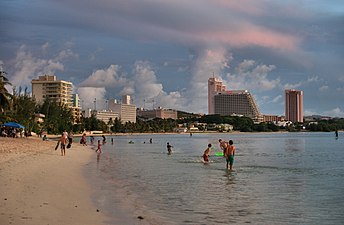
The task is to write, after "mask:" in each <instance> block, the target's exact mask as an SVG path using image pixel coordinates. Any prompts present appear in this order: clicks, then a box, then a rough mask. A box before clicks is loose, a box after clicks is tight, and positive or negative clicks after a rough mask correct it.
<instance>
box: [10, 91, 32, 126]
mask: <svg viewBox="0 0 344 225" xmlns="http://www.w3.org/2000/svg"><path fill="white" fill-rule="evenodd" d="M36 106H37V104H36V101H35V100H34V99H32V98H31V97H30V95H29V93H28V91H27V88H25V90H24V93H22V89H21V87H19V91H18V92H17V90H16V88H15V87H14V88H13V94H12V109H11V110H10V113H9V116H10V117H11V118H12V120H14V121H16V122H18V123H20V124H22V125H24V126H25V127H26V129H28V130H30V131H36V132H37V131H38V130H37V124H36V123H35V112H36Z"/></svg>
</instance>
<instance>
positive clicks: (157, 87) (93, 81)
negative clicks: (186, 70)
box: [78, 61, 183, 109]
mask: <svg viewBox="0 0 344 225" xmlns="http://www.w3.org/2000/svg"><path fill="white" fill-rule="evenodd" d="M120 70H121V67H120V66H119V65H110V66H109V67H108V68H106V69H99V70H96V71H95V72H93V73H92V74H91V75H90V76H89V77H88V78H86V79H85V80H84V81H83V82H81V84H80V87H79V88H78V93H79V95H80V98H82V99H83V100H84V102H85V105H87V106H88V107H90V106H92V104H94V103H93V101H94V98H97V102H105V101H106V97H105V96H106V93H107V92H108V91H110V90H111V89H113V88H115V87H117V88H119V89H121V91H120V93H119V94H120V95H131V96H132V97H133V99H134V104H135V105H136V106H137V107H144V106H145V105H147V107H149V109H151V108H153V107H155V108H156V107H158V106H161V107H165V108H174V109H180V108H182V107H183V100H182V96H181V94H180V93H179V92H178V91H173V92H170V93H166V92H165V91H164V90H163V85H162V84H161V83H159V82H158V80H157V77H156V74H155V72H154V70H153V69H152V67H151V65H150V63H149V62H148V61H136V62H135V63H134V65H133V70H132V75H130V74H126V77H124V74H122V73H121V71H120ZM145 103H147V104H145ZM100 105H101V104H100ZM93 108H94V107H93ZM103 109H105V108H103Z"/></svg>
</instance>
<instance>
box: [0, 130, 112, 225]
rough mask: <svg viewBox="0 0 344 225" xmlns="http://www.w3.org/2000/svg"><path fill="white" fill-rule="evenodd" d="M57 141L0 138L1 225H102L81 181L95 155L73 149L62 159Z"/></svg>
mask: <svg viewBox="0 0 344 225" xmlns="http://www.w3.org/2000/svg"><path fill="white" fill-rule="evenodd" d="M55 145H56V141H44V142H43V141H41V140H40V139H38V138H34V137H30V138H0V224H2V225H7V224H12V225H13V224H15V225H22V224H32V225H39V224H49V225H54V224H56V225H62V224H84V225H87V224H90V225H91V224H92V225H95V224H106V221H109V220H108V218H107V217H106V216H105V215H104V214H103V213H102V212H101V210H100V209H98V208H97V207H96V206H95V205H94V202H93V201H92V199H91V195H92V190H91V189H90V186H89V185H88V184H87V182H86V180H85V178H84V177H83V175H82V169H83V167H84V165H85V164H86V163H87V162H88V161H89V160H90V157H91V156H92V155H94V152H93V151H91V150H90V148H89V147H83V146H80V145H79V144H77V143H74V144H73V146H72V148H71V150H67V152H66V156H61V153H60V149H58V150H57V151H55V150H54V148H55Z"/></svg>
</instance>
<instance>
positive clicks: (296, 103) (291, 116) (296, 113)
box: [285, 89, 303, 123]
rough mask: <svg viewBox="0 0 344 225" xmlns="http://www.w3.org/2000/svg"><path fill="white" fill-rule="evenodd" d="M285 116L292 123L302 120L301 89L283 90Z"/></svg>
mask: <svg viewBox="0 0 344 225" xmlns="http://www.w3.org/2000/svg"><path fill="white" fill-rule="evenodd" d="M285 118H286V120H288V121H291V122H293V123H296V122H301V123H302V122H303V91H297V90H294V89H290V90H285Z"/></svg>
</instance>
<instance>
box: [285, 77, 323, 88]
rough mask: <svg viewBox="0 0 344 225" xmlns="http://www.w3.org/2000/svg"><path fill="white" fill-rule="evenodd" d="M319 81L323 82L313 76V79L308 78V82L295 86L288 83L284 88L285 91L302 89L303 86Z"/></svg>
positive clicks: (298, 83)
mask: <svg viewBox="0 0 344 225" xmlns="http://www.w3.org/2000/svg"><path fill="white" fill-rule="evenodd" d="M319 81H321V80H320V79H319V77H318V76H312V77H308V78H307V80H302V81H299V82H297V83H294V84H289V83H286V84H284V85H283V88H284V89H297V88H299V87H301V86H302V85H305V84H309V83H317V82H319Z"/></svg>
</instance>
